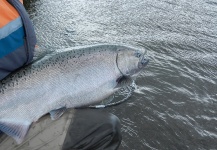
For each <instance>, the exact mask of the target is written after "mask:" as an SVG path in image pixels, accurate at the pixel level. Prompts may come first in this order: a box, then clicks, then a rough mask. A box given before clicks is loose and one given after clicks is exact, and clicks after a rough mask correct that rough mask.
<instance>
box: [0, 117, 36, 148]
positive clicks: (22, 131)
mask: <svg viewBox="0 0 217 150" xmlns="http://www.w3.org/2000/svg"><path fill="white" fill-rule="evenodd" d="M31 123H32V122H30V121H25V120H17V119H4V118H3V119H0V130H1V131H2V132H4V133H5V134H7V135H9V136H11V137H13V138H14V139H15V140H16V142H17V143H18V144H20V143H21V142H22V141H23V140H24V138H25V136H26V133H27V132H28V130H29V126H30V125H31Z"/></svg>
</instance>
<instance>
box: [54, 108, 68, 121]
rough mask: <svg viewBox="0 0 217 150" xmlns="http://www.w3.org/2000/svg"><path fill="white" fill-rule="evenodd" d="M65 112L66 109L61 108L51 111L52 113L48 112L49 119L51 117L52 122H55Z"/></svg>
mask: <svg viewBox="0 0 217 150" xmlns="http://www.w3.org/2000/svg"><path fill="white" fill-rule="evenodd" d="M65 111H66V107H62V108H60V109H55V110H52V111H50V117H51V119H52V120H56V119H58V118H59V117H60V116H62V115H63V113H64V112H65Z"/></svg>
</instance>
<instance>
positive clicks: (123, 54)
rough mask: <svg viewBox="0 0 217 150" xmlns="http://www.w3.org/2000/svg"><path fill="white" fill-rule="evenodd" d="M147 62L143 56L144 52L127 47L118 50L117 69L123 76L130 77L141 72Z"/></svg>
mask: <svg viewBox="0 0 217 150" xmlns="http://www.w3.org/2000/svg"><path fill="white" fill-rule="evenodd" d="M148 62H149V60H148V59H147V58H146V56H145V52H143V51H142V50H137V49H134V48H129V47H121V48H118V53H117V59H116V63H117V67H118V69H119V71H120V72H121V73H122V74H123V75H125V76H131V75H134V74H136V73H138V72H139V71H141V70H142V69H143V68H144V67H145V66H146V65H147V64H148Z"/></svg>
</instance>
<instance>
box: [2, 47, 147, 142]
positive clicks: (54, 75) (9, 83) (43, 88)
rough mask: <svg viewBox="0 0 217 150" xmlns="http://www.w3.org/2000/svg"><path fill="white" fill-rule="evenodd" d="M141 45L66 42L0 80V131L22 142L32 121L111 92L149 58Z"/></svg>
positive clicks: (89, 102)
mask: <svg viewBox="0 0 217 150" xmlns="http://www.w3.org/2000/svg"><path fill="white" fill-rule="evenodd" d="M144 55H145V54H144V53H143V51H141V50H138V49H136V48H131V47H127V46H118V45H93V46H87V47H79V48H68V49H66V50H64V51H56V52H54V53H52V54H49V55H46V56H45V57H43V58H42V59H40V60H38V61H36V62H34V63H32V64H31V65H28V66H26V67H24V68H22V69H20V70H18V71H16V72H15V73H13V74H11V75H9V76H8V77H6V78H5V79H4V80H2V81H1V82H0V131H2V132H4V133H6V134H7V135H9V136H11V137H13V138H14V139H15V140H16V142H17V143H18V144H19V143H21V142H22V141H23V140H24V138H25V135H26V134H27V132H28V129H29V127H30V125H31V124H32V122H35V121H37V120H38V119H39V118H40V117H41V116H43V115H45V114H47V113H50V115H51V119H57V118H59V117H60V116H61V115H62V114H63V113H64V111H65V110H66V109H67V108H79V107H83V106H88V105H91V104H94V103H97V102H100V101H102V100H103V99H105V98H107V97H109V96H110V95H112V94H113V93H114V92H115V91H117V90H118V89H120V87H122V86H123V85H124V84H126V83H128V81H130V77H131V76H132V75H134V74H137V73H138V72H139V71H140V70H142V69H143V68H144V67H145V66H146V65H147V63H148V59H146V58H145V56H144Z"/></svg>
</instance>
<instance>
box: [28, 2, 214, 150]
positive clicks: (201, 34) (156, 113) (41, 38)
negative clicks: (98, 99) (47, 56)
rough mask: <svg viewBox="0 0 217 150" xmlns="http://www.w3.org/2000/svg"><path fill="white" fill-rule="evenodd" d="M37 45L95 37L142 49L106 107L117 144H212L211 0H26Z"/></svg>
mask: <svg viewBox="0 0 217 150" xmlns="http://www.w3.org/2000/svg"><path fill="white" fill-rule="evenodd" d="M26 7H27V10H28V12H29V14H30V17H31V19H32V21H33V24H34V27H35V29H36V33H37V38H38V45H39V47H40V49H38V50H37V51H40V52H41V51H42V52H49V51H51V50H55V49H61V48H66V47H73V46H80V45H90V44H96V43H97V44H98V43H125V44H128V45H132V46H137V47H142V48H145V49H146V50H147V55H148V56H149V58H150V63H149V65H148V67H147V68H146V69H145V70H144V71H143V72H142V73H141V74H140V75H139V77H138V78H137V80H136V83H137V89H136V90H135V92H134V93H133V94H132V96H131V98H130V99H129V100H128V101H127V102H125V103H123V104H121V105H119V106H116V107H112V108H108V109H106V110H103V111H108V112H112V113H114V114H115V115H117V116H118V117H119V118H120V120H121V122H122V134H123V142H122V144H121V147H120V149H121V150H133V149H135V150H143V149H147V150H148V149H152V150H157V149H159V150H167V149H168V150H171V149H173V150H176V149H178V150H187V149H189V150H193V149H197V150H199V149H201V150H203V149H217V92H216V91H217V86H216V81H217V79H216V76H217V1H216V0H179V1H178V0H88V1H87V0H76V1H74V0H73V1H72V0H61V1H60V0H52V1H47V0H30V1H28V2H26Z"/></svg>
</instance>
